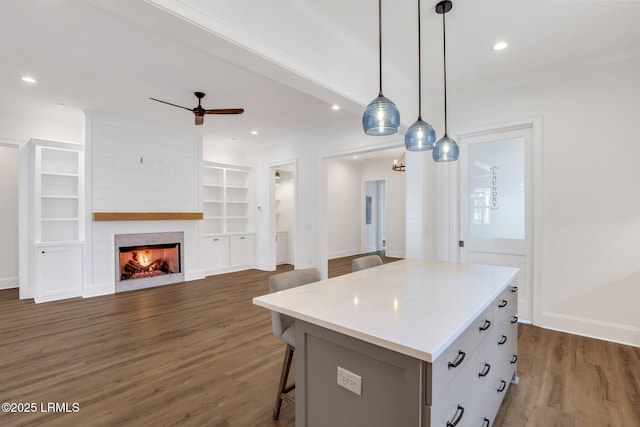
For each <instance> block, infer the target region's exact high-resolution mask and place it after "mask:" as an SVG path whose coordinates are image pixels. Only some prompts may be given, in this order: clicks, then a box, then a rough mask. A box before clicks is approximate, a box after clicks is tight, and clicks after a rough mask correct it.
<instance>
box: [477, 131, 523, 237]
mask: <svg viewBox="0 0 640 427" xmlns="http://www.w3.org/2000/svg"><path fill="white" fill-rule="evenodd" d="M524 154H525V153H524V138H522V137H517V138H509V139H503V140H499V141H490V142H482V143H477V144H469V162H468V165H469V171H468V177H469V182H468V186H469V187H468V194H469V200H468V203H469V237H479V238H500V239H524V237H525V188H524V187H525V185H524V184H525V176H524V172H525V171H524Z"/></svg>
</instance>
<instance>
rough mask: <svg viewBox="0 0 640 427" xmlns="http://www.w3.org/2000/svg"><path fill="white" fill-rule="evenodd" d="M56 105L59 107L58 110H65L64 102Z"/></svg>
mask: <svg viewBox="0 0 640 427" xmlns="http://www.w3.org/2000/svg"><path fill="white" fill-rule="evenodd" d="M56 105H57V106H58V108H64V104H63V103H62V102H58V103H56Z"/></svg>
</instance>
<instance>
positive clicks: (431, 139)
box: [404, 119, 436, 151]
mask: <svg viewBox="0 0 640 427" xmlns="http://www.w3.org/2000/svg"><path fill="white" fill-rule="evenodd" d="M435 142H436V132H435V131H434V130H433V126H431V125H430V124H429V123H427V122H425V121H424V120H422V119H418V120H417V121H416V122H415V123H414V124H412V125H411V126H409V129H408V130H407V133H406V134H405V135H404V146H405V148H406V149H407V150H409V151H429V150H431V149H432V148H433V144H434V143H435Z"/></svg>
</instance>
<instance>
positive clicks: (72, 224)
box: [34, 141, 83, 242]
mask: <svg viewBox="0 0 640 427" xmlns="http://www.w3.org/2000/svg"><path fill="white" fill-rule="evenodd" d="M34 147H35V158H34V161H35V181H34V183H35V188H34V190H35V191H34V198H35V209H34V211H35V212H34V219H35V223H36V224H35V236H34V241H37V242H61V241H67V242H68V241H77V240H79V239H81V236H82V234H83V221H82V218H81V213H82V212H83V197H82V196H83V193H82V176H81V174H82V171H83V152H82V150H83V147H82V145H80V144H71V143H57V142H48V141H39V142H34Z"/></svg>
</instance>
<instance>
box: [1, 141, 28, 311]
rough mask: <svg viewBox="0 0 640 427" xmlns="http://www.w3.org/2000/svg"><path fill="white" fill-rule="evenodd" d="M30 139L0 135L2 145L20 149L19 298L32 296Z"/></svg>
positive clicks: (18, 206) (18, 207)
mask: <svg viewBox="0 0 640 427" xmlns="http://www.w3.org/2000/svg"><path fill="white" fill-rule="evenodd" d="M27 143H28V141H22V140H17V139H10V138H3V137H0V146H2V147H9V148H17V149H18V161H19V163H20V164H19V165H18V181H17V182H16V185H17V186H18V205H17V206H16V208H17V209H18V290H19V298H20V299H25V298H32V296H33V295H32V288H31V286H30V282H29V263H28V259H29V192H28V191H27V189H28V188H29V184H30V182H31V181H30V174H29V172H30V170H29V153H28V149H27Z"/></svg>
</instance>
